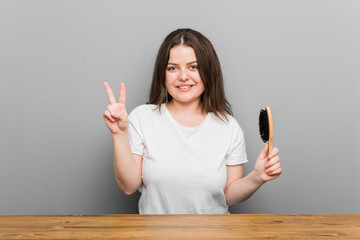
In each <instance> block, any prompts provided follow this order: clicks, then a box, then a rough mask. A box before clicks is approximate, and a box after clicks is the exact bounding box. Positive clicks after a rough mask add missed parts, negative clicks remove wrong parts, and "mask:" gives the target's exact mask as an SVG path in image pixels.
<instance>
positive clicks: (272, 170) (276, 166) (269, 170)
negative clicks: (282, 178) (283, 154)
mask: <svg viewBox="0 0 360 240" xmlns="http://www.w3.org/2000/svg"><path fill="white" fill-rule="evenodd" d="M279 168H281V164H280V163H279V162H277V163H276V164H274V165H273V166H271V167H269V168H267V169H266V171H265V172H266V173H272V172H274V171H275V170H277V169H279Z"/></svg>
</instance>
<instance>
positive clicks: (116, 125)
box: [104, 82, 129, 134]
mask: <svg viewBox="0 0 360 240" xmlns="http://www.w3.org/2000/svg"><path fill="white" fill-rule="evenodd" d="M104 87H105V90H106V93H107V96H108V98H109V101H110V104H109V105H108V106H107V107H106V110H105V112H104V120H105V123H106V125H107V126H108V128H109V129H110V132H111V134H118V133H121V132H123V133H127V130H128V127H129V120H128V114H127V112H126V107H125V100H126V91H125V84H124V83H121V84H120V97H119V102H116V99H115V97H114V94H113V92H112V90H111V88H110V86H109V84H108V83H107V82H104Z"/></svg>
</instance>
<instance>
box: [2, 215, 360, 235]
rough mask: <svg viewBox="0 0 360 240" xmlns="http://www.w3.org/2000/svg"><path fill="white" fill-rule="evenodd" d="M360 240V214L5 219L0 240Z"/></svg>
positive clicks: (67, 216) (71, 216)
mask: <svg viewBox="0 0 360 240" xmlns="http://www.w3.org/2000/svg"><path fill="white" fill-rule="evenodd" d="M90 238H91V239H127V238H132V239H360V214H320V215H279V214H227V215H137V214H124V215H54V216H50V215H0V239H90Z"/></svg>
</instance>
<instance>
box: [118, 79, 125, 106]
mask: <svg viewBox="0 0 360 240" xmlns="http://www.w3.org/2000/svg"><path fill="white" fill-rule="evenodd" d="M125 102H126V89H125V84H124V83H121V84H120V96H119V103H122V104H124V105H125Z"/></svg>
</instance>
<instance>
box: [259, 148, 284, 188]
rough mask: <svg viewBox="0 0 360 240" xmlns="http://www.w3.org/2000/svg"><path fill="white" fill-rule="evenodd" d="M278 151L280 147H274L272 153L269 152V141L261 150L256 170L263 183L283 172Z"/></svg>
mask: <svg viewBox="0 0 360 240" xmlns="http://www.w3.org/2000/svg"><path fill="white" fill-rule="evenodd" d="M278 153H279V149H278V148H275V147H274V148H273V149H272V151H271V153H269V144H268V143H266V144H265V147H264V148H263V150H262V151H261V153H260V155H259V157H258V159H257V161H256V164H255V169H254V172H255V173H256V176H257V177H258V178H259V180H261V181H262V182H263V183H265V182H268V181H270V180H273V179H275V178H277V177H278V176H280V174H281V173H282V168H281V164H280V158H279V156H278V155H277V154H278Z"/></svg>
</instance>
